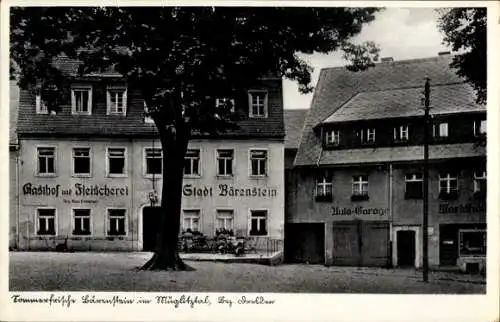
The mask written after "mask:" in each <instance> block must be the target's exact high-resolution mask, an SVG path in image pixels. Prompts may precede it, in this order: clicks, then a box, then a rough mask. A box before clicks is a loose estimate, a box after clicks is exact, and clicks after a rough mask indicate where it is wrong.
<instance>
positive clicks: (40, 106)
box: [35, 94, 49, 114]
mask: <svg viewBox="0 0 500 322" xmlns="http://www.w3.org/2000/svg"><path fill="white" fill-rule="evenodd" d="M35 106H36V114H49V109H48V107H47V104H45V102H44V101H43V100H42V96H41V95H40V94H37V95H36V97H35Z"/></svg>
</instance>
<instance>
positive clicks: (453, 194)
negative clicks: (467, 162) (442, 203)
mask: <svg viewBox="0 0 500 322" xmlns="http://www.w3.org/2000/svg"><path fill="white" fill-rule="evenodd" d="M443 174H446V176H445V177H443ZM438 180H439V181H438V182H439V198H440V199H444V200H453V199H457V198H458V194H459V190H460V187H459V174H458V173H457V174H456V175H455V174H454V173H451V172H440V173H439V178H438ZM452 181H455V182H456V189H455V190H454V189H452V184H451V182H452ZM442 182H446V191H443V189H442Z"/></svg>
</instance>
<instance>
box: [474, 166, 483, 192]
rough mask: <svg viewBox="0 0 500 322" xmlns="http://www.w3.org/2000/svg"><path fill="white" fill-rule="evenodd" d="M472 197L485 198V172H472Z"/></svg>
mask: <svg viewBox="0 0 500 322" xmlns="http://www.w3.org/2000/svg"><path fill="white" fill-rule="evenodd" d="M474 195H475V196H476V197H481V198H485V197H486V171H485V170H477V171H475V172H474Z"/></svg>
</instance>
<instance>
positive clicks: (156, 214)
mask: <svg viewBox="0 0 500 322" xmlns="http://www.w3.org/2000/svg"><path fill="white" fill-rule="evenodd" d="M159 226H160V207H144V209H143V211H142V250H143V251H146V252H152V251H154V249H155V247H156V235H157V234H158V227H159Z"/></svg>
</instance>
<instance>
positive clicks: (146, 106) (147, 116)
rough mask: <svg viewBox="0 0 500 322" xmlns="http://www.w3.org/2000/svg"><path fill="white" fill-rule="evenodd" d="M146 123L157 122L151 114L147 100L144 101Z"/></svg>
mask: <svg viewBox="0 0 500 322" xmlns="http://www.w3.org/2000/svg"><path fill="white" fill-rule="evenodd" d="M144 123H147V124H154V123H155V121H154V120H153V118H152V117H151V116H150V115H149V109H148V105H147V104H146V101H144Z"/></svg>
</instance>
